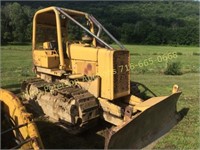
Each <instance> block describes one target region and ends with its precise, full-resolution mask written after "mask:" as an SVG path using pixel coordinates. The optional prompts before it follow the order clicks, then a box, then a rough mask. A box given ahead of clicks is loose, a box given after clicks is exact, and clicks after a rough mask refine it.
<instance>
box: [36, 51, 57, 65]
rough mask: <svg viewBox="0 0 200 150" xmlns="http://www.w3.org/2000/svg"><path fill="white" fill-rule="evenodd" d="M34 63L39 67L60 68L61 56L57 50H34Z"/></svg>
mask: <svg viewBox="0 0 200 150" xmlns="http://www.w3.org/2000/svg"><path fill="white" fill-rule="evenodd" d="M33 63H34V65H35V66H37V67H44V68H49V69H52V68H58V67H59V56H58V54H57V53H56V51H55V50H33Z"/></svg>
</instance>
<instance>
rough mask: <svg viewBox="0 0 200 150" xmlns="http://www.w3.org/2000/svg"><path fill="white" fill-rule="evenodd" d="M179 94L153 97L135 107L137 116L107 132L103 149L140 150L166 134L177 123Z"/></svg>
mask: <svg viewBox="0 0 200 150" xmlns="http://www.w3.org/2000/svg"><path fill="white" fill-rule="evenodd" d="M180 94H181V92H177V93H174V94H172V95H170V96H168V97H167V96H166V97H153V98H150V99H148V100H146V101H144V102H142V103H140V104H138V105H137V106H135V107H136V109H137V110H140V111H141V112H140V113H139V114H136V116H134V117H133V118H131V119H130V120H129V121H127V122H125V123H124V124H122V125H120V126H116V127H114V128H111V129H109V130H107V134H106V139H105V149H141V148H144V147H145V146H147V145H148V144H150V143H151V142H153V141H154V140H156V139H158V138H159V137H161V136H162V135H164V134H165V133H167V132H168V131H169V130H170V129H171V128H172V127H173V126H174V125H175V124H176V123H177V122H178V118H179V116H178V112H177V110H176V103H177V100H178V98H179V96H180Z"/></svg>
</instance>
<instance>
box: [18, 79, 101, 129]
mask: <svg viewBox="0 0 200 150" xmlns="http://www.w3.org/2000/svg"><path fill="white" fill-rule="evenodd" d="M58 85H62V86H60V87H59V88H47V87H58ZM21 90H22V93H23V97H24V98H25V99H26V100H28V102H29V103H30V104H31V105H32V106H33V108H34V110H37V112H41V111H42V112H43V113H44V114H46V115H47V116H49V117H50V118H52V119H55V120H57V121H59V122H60V123H61V124H62V126H65V127H67V128H68V126H70V128H73V129H75V130H77V131H78V132H79V131H80V132H81V131H82V130H85V129H88V128H90V127H91V126H93V125H94V124H95V122H96V121H97V119H98V118H99V104H98V101H97V99H96V98H95V97H94V96H93V95H92V94H91V93H89V92H88V91H87V90H84V89H82V88H80V87H76V86H73V87H72V86H70V87H69V86H65V85H64V84H63V83H60V82H52V83H48V82H46V81H45V80H43V79H40V78H32V79H28V80H27V81H24V82H23V83H22V87H21ZM38 104H39V105H38ZM36 107H38V108H36ZM41 108H42V110H41ZM66 116H67V117H66Z"/></svg>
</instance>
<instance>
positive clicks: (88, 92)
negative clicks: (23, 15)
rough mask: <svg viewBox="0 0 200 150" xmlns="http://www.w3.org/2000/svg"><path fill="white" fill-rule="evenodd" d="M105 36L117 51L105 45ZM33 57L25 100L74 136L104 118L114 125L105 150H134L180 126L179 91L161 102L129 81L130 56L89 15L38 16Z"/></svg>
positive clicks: (52, 12) (49, 11)
mask: <svg viewBox="0 0 200 150" xmlns="http://www.w3.org/2000/svg"><path fill="white" fill-rule="evenodd" d="M80 33H83V36H81V34H80ZM105 36H107V37H110V39H111V40H113V42H115V43H116V45H118V48H113V47H112V46H111V45H109V44H108V43H107V42H105V40H103V39H104V38H105ZM32 54H33V65H34V68H33V69H34V72H35V74H36V75H37V76H36V77H35V78H32V79H29V80H27V81H24V82H23V83H22V92H23V95H24V98H25V99H26V100H27V101H28V102H29V103H30V105H31V106H32V108H33V109H34V110H35V111H36V112H38V113H39V114H41V115H42V114H45V115H46V116H49V118H50V119H51V120H53V121H55V122H58V123H59V124H60V125H61V126H63V127H64V128H66V129H67V130H68V131H69V132H71V133H80V132H82V131H85V130H87V129H90V128H91V127H93V126H97V121H98V120H99V119H103V120H105V121H106V122H109V123H110V124H112V127H111V128H109V129H108V130H107V132H106V134H105V148H106V149H108V148H123V149H124V148H132V149H133V148H142V147H144V146H146V145H147V144H149V143H150V142H152V141H153V140H155V139H156V138H157V137H159V135H160V134H161V133H162V132H164V130H166V128H171V127H173V125H174V124H175V123H176V122H177V116H178V115H177V111H176V103H177V100H178V98H179V96H180V94H181V92H179V91H178V86H177V85H174V87H173V92H172V94H171V95H169V96H159V97H157V96H156V95H155V94H154V93H153V92H151V91H150V90H149V89H148V88H146V87H145V86H143V85H142V84H139V83H136V82H132V81H130V67H129V66H130V65H129V64H130V54H129V51H128V50H127V49H126V48H125V47H124V46H123V45H122V44H121V43H120V42H119V41H118V40H116V39H115V38H114V36H112V34H110V33H109V32H108V31H107V30H106V29H105V28H104V26H103V25H102V24H100V23H99V22H98V21H97V20H96V19H95V18H94V17H93V16H92V15H90V14H88V13H85V12H80V11H75V10H70V9H65V8H59V7H48V8H45V9H41V10H39V11H37V12H36V13H35V15H34V18H33V36H32ZM147 93H150V94H151V96H149V95H148V94H147Z"/></svg>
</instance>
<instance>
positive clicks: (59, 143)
mask: <svg viewBox="0 0 200 150" xmlns="http://www.w3.org/2000/svg"><path fill="white" fill-rule="evenodd" d="M36 124H37V127H38V130H39V132H40V136H41V139H42V142H43V144H44V147H45V149H80V148H81V149H103V148H104V137H103V136H100V135H98V134H96V132H97V131H98V130H100V129H99V127H98V128H97V127H94V128H91V129H89V130H87V131H85V132H83V133H81V134H78V135H73V134H70V133H68V132H67V131H66V130H65V129H63V128H62V127H60V126H58V125H56V124H54V123H51V122H48V121H37V122H36ZM100 124H102V123H100Z"/></svg>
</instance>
